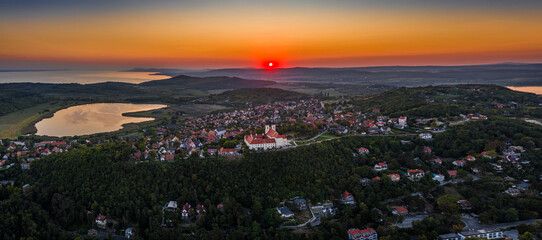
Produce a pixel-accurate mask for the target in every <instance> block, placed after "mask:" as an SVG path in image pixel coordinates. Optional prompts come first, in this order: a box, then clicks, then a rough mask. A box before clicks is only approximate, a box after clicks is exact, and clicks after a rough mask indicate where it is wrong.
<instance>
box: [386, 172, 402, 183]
mask: <svg viewBox="0 0 542 240" xmlns="http://www.w3.org/2000/svg"><path fill="white" fill-rule="evenodd" d="M388 177H389V178H390V179H391V180H392V181H394V182H398V181H400V180H401V176H400V175H399V174H397V173H394V174H388Z"/></svg>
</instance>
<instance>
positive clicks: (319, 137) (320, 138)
mask: <svg viewBox="0 0 542 240" xmlns="http://www.w3.org/2000/svg"><path fill="white" fill-rule="evenodd" d="M333 138H337V136H335V135H332V134H329V133H325V134H322V135H320V136H318V137H317V138H315V139H311V140H307V141H299V142H298V141H295V144H296V145H303V144H309V143H314V142H319V141H325V140H329V139H333Z"/></svg>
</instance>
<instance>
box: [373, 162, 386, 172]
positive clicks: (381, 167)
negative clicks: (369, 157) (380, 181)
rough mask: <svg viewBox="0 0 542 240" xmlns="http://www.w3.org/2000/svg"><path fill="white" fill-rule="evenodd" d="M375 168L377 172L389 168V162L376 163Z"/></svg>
mask: <svg viewBox="0 0 542 240" xmlns="http://www.w3.org/2000/svg"><path fill="white" fill-rule="evenodd" d="M374 169H375V171H377V172H379V171H385V170H388V164H387V163H386V162H380V163H377V164H375V166H374Z"/></svg>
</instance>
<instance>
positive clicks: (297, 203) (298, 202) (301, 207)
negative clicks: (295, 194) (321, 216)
mask: <svg viewBox="0 0 542 240" xmlns="http://www.w3.org/2000/svg"><path fill="white" fill-rule="evenodd" d="M294 204H295V206H296V207H297V209H299V210H304V209H307V201H305V199H303V198H297V199H295V200H294Z"/></svg>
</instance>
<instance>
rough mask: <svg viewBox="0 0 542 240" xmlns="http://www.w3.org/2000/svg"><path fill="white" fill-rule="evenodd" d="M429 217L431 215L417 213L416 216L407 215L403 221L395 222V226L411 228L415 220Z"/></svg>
mask: <svg viewBox="0 0 542 240" xmlns="http://www.w3.org/2000/svg"><path fill="white" fill-rule="evenodd" d="M427 217H429V215H425V214H424V215H416V216H406V217H405V219H404V220H403V222H402V223H395V224H393V225H394V226H397V227H399V228H411V227H412V223H413V222H414V221H421V220H423V219H425V218H427Z"/></svg>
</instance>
